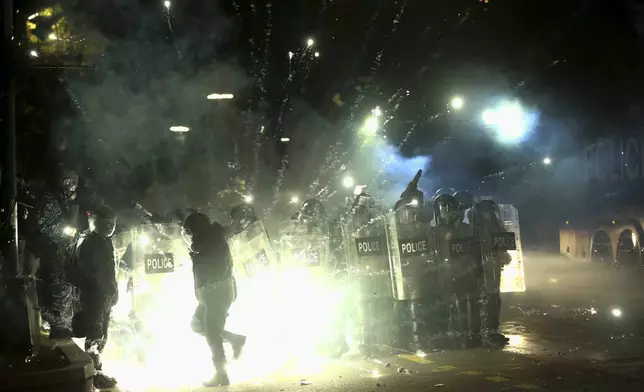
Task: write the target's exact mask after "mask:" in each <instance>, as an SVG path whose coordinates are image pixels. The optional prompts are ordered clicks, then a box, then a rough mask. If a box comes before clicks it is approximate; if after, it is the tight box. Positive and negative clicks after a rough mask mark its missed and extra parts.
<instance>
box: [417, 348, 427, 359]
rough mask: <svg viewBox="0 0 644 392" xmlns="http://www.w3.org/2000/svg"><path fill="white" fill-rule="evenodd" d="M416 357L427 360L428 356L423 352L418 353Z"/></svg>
mask: <svg viewBox="0 0 644 392" xmlns="http://www.w3.org/2000/svg"><path fill="white" fill-rule="evenodd" d="M416 356H417V357H420V358H425V357H426V356H427V354H426V353H425V352H424V351H423V350H418V351H416Z"/></svg>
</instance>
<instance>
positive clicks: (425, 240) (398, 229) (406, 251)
mask: <svg viewBox="0 0 644 392" xmlns="http://www.w3.org/2000/svg"><path fill="white" fill-rule="evenodd" d="M406 212H407V211H406V210H405V209H404V208H403V209H400V210H397V211H392V212H390V213H389V214H388V215H387V231H386V232H387V246H388V248H389V256H390V268H391V282H392V290H393V296H394V298H395V299H397V300H417V299H421V298H424V297H426V296H427V295H431V293H432V290H440V288H439V287H438V282H439V280H440V270H439V265H438V263H437V260H436V251H437V249H436V244H435V243H434V242H435V241H434V240H433V239H432V238H433V237H432V236H430V230H431V229H430V223H429V222H420V221H418V220H411V221H409V220H406V219H401V218H403V217H402V215H403V214H405V213H406ZM402 222H405V223H402Z"/></svg>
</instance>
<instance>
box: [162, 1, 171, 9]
mask: <svg viewBox="0 0 644 392" xmlns="http://www.w3.org/2000/svg"><path fill="white" fill-rule="evenodd" d="M170 5H171V4H170V2H169V1H167V0H166V1H164V2H163V6H164V7H165V8H167V9H170Z"/></svg>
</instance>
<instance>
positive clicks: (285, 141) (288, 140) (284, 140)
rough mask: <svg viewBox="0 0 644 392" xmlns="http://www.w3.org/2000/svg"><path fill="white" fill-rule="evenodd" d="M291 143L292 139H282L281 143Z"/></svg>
mask: <svg viewBox="0 0 644 392" xmlns="http://www.w3.org/2000/svg"><path fill="white" fill-rule="evenodd" d="M290 141H291V139H290V138H288V137H283V138H281V139H280V142H284V143H287V142H290Z"/></svg>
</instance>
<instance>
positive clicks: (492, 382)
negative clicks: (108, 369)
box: [183, 256, 644, 392]
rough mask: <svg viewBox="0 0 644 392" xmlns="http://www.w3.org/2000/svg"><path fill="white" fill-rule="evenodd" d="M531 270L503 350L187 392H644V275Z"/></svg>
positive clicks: (366, 364) (547, 267)
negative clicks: (613, 390) (432, 391)
mask: <svg viewBox="0 0 644 392" xmlns="http://www.w3.org/2000/svg"><path fill="white" fill-rule="evenodd" d="M542 259H543V260H542ZM537 261H538V262H539V264H538V268H536V267H535V265H536V262H537ZM528 262H534V263H535V264H534V265H533V268H535V269H536V271H535V272H534V273H533V275H532V276H531V277H530V278H529V279H528V292H527V293H521V294H504V296H503V300H504V310H503V324H502V330H503V331H504V333H506V335H507V336H508V337H509V338H510V343H509V345H508V346H507V347H505V348H504V349H496V350H491V349H483V348H479V349H471V350H456V351H437V352H431V353H427V354H426V355H425V356H423V357H421V356H418V355H416V353H407V352H402V351H394V352H391V354H389V355H383V356H381V357H380V358H379V359H378V360H365V359H361V358H358V359H356V358H353V359H351V358H345V359H342V360H338V361H332V362H329V363H327V364H325V365H324V367H323V369H322V370H321V371H314V372H308V373H307V372H300V373H298V374H292V375H290V376H288V375H280V376H279V377H277V376H276V377H274V378H272V377H269V378H265V379H262V380H261V381H258V382H254V383H244V384H240V385H235V386H233V387H229V388H214V389H212V388H211V389H207V388H186V389H183V390H185V391H209V390H226V389H227V390H231V391H255V390H262V391H280V392H286V391H293V390H298V391H307V390H310V391H313V390H314V391H345V390H346V391H426V390H434V389H438V390H449V391H533V390H534V391H609V390H612V389H615V390H620V391H641V390H643V388H642V385H644V303H643V300H644V287H643V285H641V283H640V282H642V279H643V278H644V273H643V272H642V271H639V270H633V271H623V270H612V269H606V268H599V269H597V268H595V267H590V266H589V265H583V264H579V263H574V262H568V261H567V260H561V259H559V258H552V257H550V258H546V257H543V258H538V257H536V256H535V257H534V258H533V259H530V258H528ZM571 263H572V264H571ZM527 270H528V272H530V271H529V269H528V268H527Z"/></svg>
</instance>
